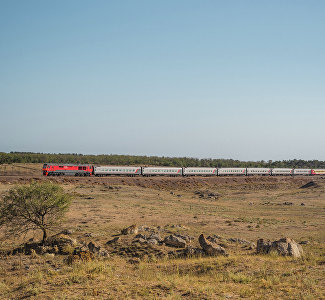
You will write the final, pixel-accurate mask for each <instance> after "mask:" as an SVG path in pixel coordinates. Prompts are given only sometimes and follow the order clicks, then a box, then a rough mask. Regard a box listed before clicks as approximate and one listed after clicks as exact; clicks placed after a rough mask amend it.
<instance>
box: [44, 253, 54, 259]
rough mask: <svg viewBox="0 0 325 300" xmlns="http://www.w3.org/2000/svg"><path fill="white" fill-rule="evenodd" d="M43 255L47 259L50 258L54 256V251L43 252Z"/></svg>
mask: <svg viewBox="0 0 325 300" xmlns="http://www.w3.org/2000/svg"><path fill="white" fill-rule="evenodd" d="M44 257H45V258H47V259H52V258H54V257H55V254H54V253H45V254H44Z"/></svg>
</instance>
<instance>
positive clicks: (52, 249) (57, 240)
mask: <svg viewBox="0 0 325 300" xmlns="http://www.w3.org/2000/svg"><path fill="white" fill-rule="evenodd" d="M76 246H77V241H76V240H75V239H73V238H71V237H69V236H68V235H65V234H62V233H59V234H56V235H53V236H51V237H49V238H48V239H47V241H46V243H45V246H42V249H41V251H40V253H41V254H44V253H46V252H48V253H59V254H69V253H71V251H73V249H74V248H75V247H76Z"/></svg>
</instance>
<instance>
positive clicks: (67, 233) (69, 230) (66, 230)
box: [61, 229, 73, 235]
mask: <svg viewBox="0 0 325 300" xmlns="http://www.w3.org/2000/svg"><path fill="white" fill-rule="evenodd" d="M61 233H62V234H66V235H69V234H72V233H73V230H72V229H64V230H62V231H61Z"/></svg>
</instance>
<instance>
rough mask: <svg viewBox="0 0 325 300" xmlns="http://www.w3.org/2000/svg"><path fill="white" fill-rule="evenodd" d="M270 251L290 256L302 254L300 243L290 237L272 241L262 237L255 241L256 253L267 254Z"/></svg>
mask: <svg viewBox="0 0 325 300" xmlns="http://www.w3.org/2000/svg"><path fill="white" fill-rule="evenodd" d="M271 252H275V253H277V254H279V255H283V256H292V257H301V256H302V255H303V250H302V247H301V245H299V244H297V243H296V242H295V241H294V240H293V239H290V238H283V239H280V240H278V241H273V242H271V241H270V240H266V241H265V240H263V239H259V240H258V241H257V247H256V253H262V254H269V253H271Z"/></svg>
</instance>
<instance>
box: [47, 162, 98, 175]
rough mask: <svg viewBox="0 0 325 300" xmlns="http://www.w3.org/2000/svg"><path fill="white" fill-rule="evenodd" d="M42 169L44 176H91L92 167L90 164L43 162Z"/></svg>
mask: <svg viewBox="0 0 325 300" xmlns="http://www.w3.org/2000/svg"><path fill="white" fill-rule="evenodd" d="M42 170H43V175H45V176H60V175H70V176H91V175H92V174H93V170H94V168H93V166H91V165H70V164H66V165H65V164H44V165H43V169H42Z"/></svg>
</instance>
